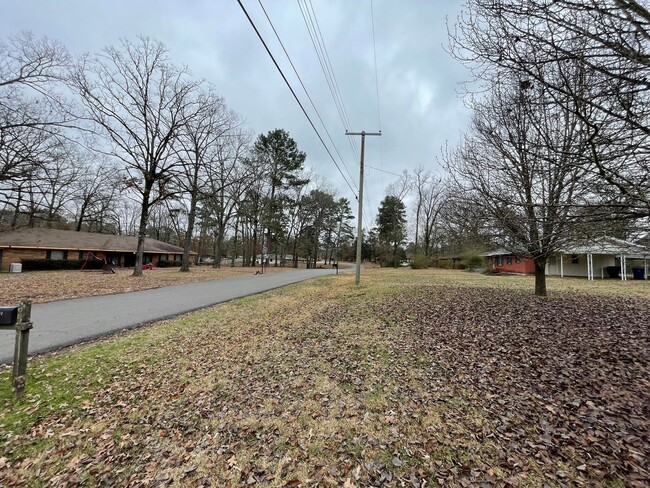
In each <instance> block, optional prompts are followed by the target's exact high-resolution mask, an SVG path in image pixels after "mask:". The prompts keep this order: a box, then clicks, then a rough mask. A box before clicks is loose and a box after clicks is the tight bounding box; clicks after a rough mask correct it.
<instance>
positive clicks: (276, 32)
mask: <svg viewBox="0 0 650 488" xmlns="http://www.w3.org/2000/svg"><path fill="white" fill-rule="evenodd" d="M257 2H258V3H259V4H260V7H261V8H262V11H263V12H264V15H265V16H266V20H268V22H269V24H270V25H271V29H273V33H274V34H275V37H276V39H277V40H278V42H279V43H280V46H281V47H282V50H283V51H284V54H285V55H286V57H287V59H288V60H289V64H290V65H291V68H293V72H294V73H295V74H296V77H297V78H298V81H299V82H300V85H301V86H302V89H303V90H304V91H305V95H307V98H308V99H309V102H310V103H311V106H312V108H313V109H314V112H316V115H317V116H318V120H320V123H321V125H322V126H323V129H325V133H326V134H327V137H328V138H329V140H330V142H331V143H332V146H334V151H335V152H336V154H337V155H338V157H339V160H340V162H341V164H342V165H343V167H344V168H345V171H346V173H347V174H348V176H349V177H350V180H352V182H353V183H352V184H353V185H354V186H355V188H357V185H356V184H355V183H354V177H353V176H352V175H351V174H350V170H348V167H347V166H346V164H345V161H344V160H343V157H342V156H341V153H340V152H339V149H338V148H337V147H336V144H335V143H334V140H333V139H332V136H331V135H330V133H329V131H328V130H327V126H325V122H324V121H323V118H322V117H321V115H320V113H319V112H318V109H317V108H316V104H315V103H314V100H313V99H312V98H311V95H309V91H308V90H307V87H306V86H305V84H304V83H303V81H302V78H301V77H300V75H299V74H298V70H297V69H296V66H295V65H294V64H293V61H292V59H291V56H289V53H288V52H287V50H286V48H285V47H284V43H283V42H282V39H280V35H279V34H278V31H277V30H276V29H275V25H273V22H272V21H271V18H270V17H269V14H268V13H267V12H266V9H265V8H264V5H263V4H262V0H257ZM357 191H358V188H357Z"/></svg>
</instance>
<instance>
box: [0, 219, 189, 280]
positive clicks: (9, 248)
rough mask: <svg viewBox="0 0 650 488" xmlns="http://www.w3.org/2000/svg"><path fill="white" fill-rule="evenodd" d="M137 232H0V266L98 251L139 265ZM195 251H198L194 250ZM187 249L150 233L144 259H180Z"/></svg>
mask: <svg viewBox="0 0 650 488" xmlns="http://www.w3.org/2000/svg"><path fill="white" fill-rule="evenodd" d="M137 246H138V238H137V237H136V236H116V235H111V234H96V233H92V232H76V231H72V230H59V229H20V230H14V231H9V232H0V270H1V271H7V270H9V265H10V264H11V263H20V260H21V259H86V258H88V257H89V253H91V256H90V257H92V255H94V256H96V257H97V258H99V259H106V260H107V261H108V262H110V263H111V264H112V265H113V266H120V267H132V266H135V252H136V250H137ZM191 254H192V255H196V253H194V252H192V253H191ZM182 257H183V249H182V248H180V247H178V246H174V245H172V244H167V243H166V242H162V241H158V240H156V239H151V238H149V237H147V238H146V239H145V241H144V257H143V262H144V263H152V264H153V265H154V266H157V265H158V263H159V262H160V261H180V260H181V259H182Z"/></svg>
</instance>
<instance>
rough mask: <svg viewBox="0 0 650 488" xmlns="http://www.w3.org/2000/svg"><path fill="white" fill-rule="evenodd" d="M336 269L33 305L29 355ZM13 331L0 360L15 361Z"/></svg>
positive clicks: (2, 335)
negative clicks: (32, 325) (32, 326)
mask: <svg viewBox="0 0 650 488" xmlns="http://www.w3.org/2000/svg"><path fill="white" fill-rule="evenodd" d="M334 273H335V271H333V270H331V269H308V270H296V271H285V272H282V273H268V274H263V275H251V276H245V277H239V278H228V279H223V280H215V281H203V282H199V283H190V284H186V285H174V286H167V287H164V288H154V289H151V290H142V291H136V292H130V293H120V294H116V295H103V296H94V297H85V298H75V299H71V300H59V301H56V302H50V303H38V304H34V305H32V322H33V323H34V328H33V329H32V330H31V332H30V336H29V354H30V356H32V355H34V354H38V353H43V352H47V351H51V350H54V349H59V348H61V347H65V346H69V345H72V344H77V343H79V342H85V341H88V340H92V339H96V338H98V337H101V336H104V335H107V334H111V333H114V332H117V331H120V330H124V329H131V328H134V327H138V326H141V325H144V324H148V323H151V322H156V321H158V320H163V319H166V318H170V317H174V316H176V315H181V314H184V313H187V312H191V311H193V310H198V309H201V308H205V307H209V306H211V305H216V304H218V303H223V302H228V301H230V300H234V299H236V298H242V297H245V296H249V295H254V294H257V293H262V292H265V291H268V290H273V289H275V288H280V287H283V286H287V285H291V284H294V283H299V282H301V281H305V280H308V279H311V278H318V277H321V276H327V275H332V274H334ZM14 334H15V332H13V331H7V330H2V331H0V364H5V363H9V362H11V361H13V354H14Z"/></svg>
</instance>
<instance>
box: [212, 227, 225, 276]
mask: <svg viewBox="0 0 650 488" xmlns="http://www.w3.org/2000/svg"><path fill="white" fill-rule="evenodd" d="M218 232H219V234H218V235H216V236H215V240H216V243H215V244H216V245H215V246H214V267H215V268H221V254H222V253H223V235H224V234H225V233H226V226H225V225H220V226H219V231H218Z"/></svg>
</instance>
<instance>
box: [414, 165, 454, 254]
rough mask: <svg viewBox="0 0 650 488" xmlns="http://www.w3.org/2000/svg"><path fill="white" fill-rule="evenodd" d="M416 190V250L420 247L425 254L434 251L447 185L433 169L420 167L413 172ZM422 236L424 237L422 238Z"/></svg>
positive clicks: (418, 250) (417, 251)
mask: <svg viewBox="0 0 650 488" xmlns="http://www.w3.org/2000/svg"><path fill="white" fill-rule="evenodd" d="M413 189H414V191H415V202H414V207H415V239H414V244H415V252H416V253H419V252H420V248H421V249H422V250H423V253H424V255H425V256H428V257H430V256H431V255H432V253H433V244H434V240H435V239H434V236H435V231H436V228H437V224H438V223H439V222H438V217H439V215H440V211H441V210H442V207H443V204H444V202H445V198H446V193H445V186H444V183H443V181H442V179H441V178H439V177H437V176H436V175H435V174H433V173H432V172H431V171H425V170H424V169H423V168H418V169H416V170H415V171H414V172H413ZM420 236H422V239H420Z"/></svg>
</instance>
